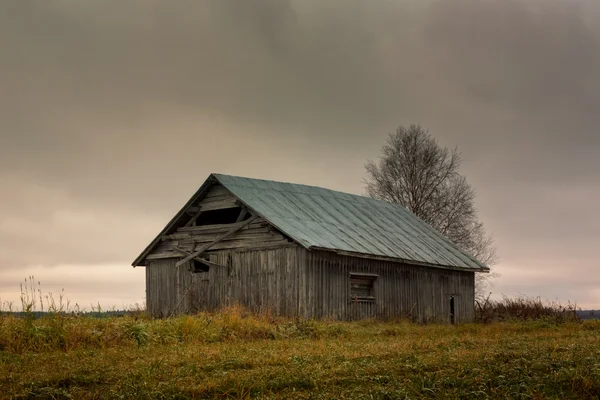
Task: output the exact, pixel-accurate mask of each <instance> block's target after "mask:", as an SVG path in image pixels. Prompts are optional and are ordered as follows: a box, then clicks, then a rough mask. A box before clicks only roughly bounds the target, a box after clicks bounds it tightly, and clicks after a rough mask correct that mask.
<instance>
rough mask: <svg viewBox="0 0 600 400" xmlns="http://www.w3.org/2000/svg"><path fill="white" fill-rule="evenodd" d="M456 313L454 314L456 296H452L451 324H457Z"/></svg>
mask: <svg viewBox="0 0 600 400" xmlns="http://www.w3.org/2000/svg"><path fill="white" fill-rule="evenodd" d="M455 315H456V314H455V312H454V296H450V323H451V324H452V325H454V324H455V318H454V317H455Z"/></svg>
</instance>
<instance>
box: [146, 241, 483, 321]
mask: <svg viewBox="0 0 600 400" xmlns="http://www.w3.org/2000/svg"><path fill="white" fill-rule="evenodd" d="M207 256H208V257H209V259H210V261H211V262H213V263H216V264H219V266H212V267H210V269H209V271H208V272H202V273H192V272H190V270H189V268H190V267H191V264H190V263H188V264H184V265H182V266H181V267H179V268H177V267H175V263H176V261H177V260H178V258H172V259H160V260H151V261H149V263H148V267H147V270H146V279H147V281H146V285H147V286H146V287H147V300H146V302H147V307H148V311H149V312H150V313H151V315H153V316H157V317H164V316H168V315H171V314H176V313H190V312H196V311H217V310H219V309H220V308H222V307H227V306H231V305H234V304H239V305H241V306H243V307H245V308H247V309H248V310H250V311H252V312H265V311H267V310H268V311H269V312H272V313H273V314H274V315H284V316H296V315H300V316H303V317H306V318H319V319H320V318H328V319H338V320H355V319H365V318H378V319H395V318H410V319H412V320H414V321H415V322H420V323H424V322H446V323H447V322H450V297H451V296H454V299H455V320H456V322H457V323H462V322H470V321H472V320H473V318H474V275H473V273H472V272H466V271H454V270H447V269H439V268H429V267H423V266H414V265H405V264H400V263H394V262H389V261H381V260H371V259H364V258H355V257H348V256H340V255H336V254H334V253H330V252H325V251H311V252H309V251H306V250H305V249H303V248H300V247H297V246H294V245H289V246H288V247H283V248H279V249H263V250H243V251H217V252H211V253H207ZM351 273H359V274H360V273H363V274H372V275H376V276H377V278H376V279H375V282H374V295H375V300H374V301H356V300H353V299H352V298H351V295H350V275H351Z"/></svg>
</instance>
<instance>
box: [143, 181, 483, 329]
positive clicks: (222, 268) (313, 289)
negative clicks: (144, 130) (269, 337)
mask: <svg viewBox="0 0 600 400" xmlns="http://www.w3.org/2000/svg"><path fill="white" fill-rule="evenodd" d="M133 266H134V267H138V266H145V267H146V305H147V309H148V311H149V313H150V314H151V315H153V316H155V317H164V316H170V315H174V314H178V313H193V312H196V311H215V310H218V309H220V308H222V307H225V306H230V305H233V304H239V305H242V306H243V307H245V308H247V309H249V310H251V311H254V312H263V311H267V310H268V311H270V312H272V313H273V314H276V315H285V316H301V317H305V318H331V319H342V320H352V319H362V318H381V319H389V318H412V319H413V320H415V321H417V322H429V321H437V322H448V323H455V322H468V321H472V320H473V318H474V278H475V272H487V271H489V269H488V267H486V266H485V265H483V264H482V263H480V262H479V261H477V260H476V259H474V258H473V257H472V256H470V255H469V254H466V253H465V252H463V251H461V250H460V249H459V248H458V247H457V246H456V245H454V244H453V243H452V242H450V241H449V240H448V239H446V238H445V237H444V236H442V235H441V234H439V233H438V232H437V231H435V230H434V229H433V228H431V227H430V226H428V225H427V224H425V223H424V222H423V221H421V220H420V219H418V218H417V217H415V216H414V215H413V214H412V213H410V212H409V211H408V210H406V209H405V208H404V207H401V206H397V205H393V204H389V203H386V202H383V201H379V200H375V199H372V198H368V197H363V196H357V195H352V194H347V193H341V192H336V191H333V190H327V189H323V188H318V187H312V186H305V185H297V184H290V183H280V182H272V181H265V180H258V179H249V178H240V177H235V176H228V175H221V174H212V175H210V176H209V178H208V179H207V180H206V182H204V184H203V185H202V186H201V187H200V189H199V190H198V191H197V192H196V193H195V194H194V195H193V196H192V198H191V199H190V200H189V201H188V202H187V204H185V206H183V208H182V209H181V210H180V211H179V212H178V213H177V214H176V215H175V217H173V219H172V220H171V221H170V222H169V223H168V224H167V226H166V227H165V228H164V229H163V230H162V232H160V233H159V234H158V236H157V237H156V238H155V239H154V240H153V241H152V242H151V243H150V244H149V245H148V247H146V249H145V250H144V251H143V252H142V254H140V255H139V257H138V258H137V259H136V260H135V261H134V262H133Z"/></svg>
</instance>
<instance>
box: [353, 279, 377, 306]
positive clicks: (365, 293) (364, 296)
mask: <svg viewBox="0 0 600 400" xmlns="http://www.w3.org/2000/svg"><path fill="white" fill-rule="evenodd" d="M376 279H377V275H372V274H351V275H350V300H351V301H356V302H359V301H360V302H374V301H375V280H376Z"/></svg>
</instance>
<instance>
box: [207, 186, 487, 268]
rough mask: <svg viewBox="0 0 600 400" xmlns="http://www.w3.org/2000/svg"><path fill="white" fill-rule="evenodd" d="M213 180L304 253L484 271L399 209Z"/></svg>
mask: <svg viewBox="0 0 600 400" xmlns="http://www.w3.org/2000/svg"><path fill="white" fill-rule="evenodd" d="M212 176H213V177H215V178H216V179H217V180H218V181H219V182H220V183H221V184H222V185H223V186H225V187H226V188H227V189H228V190H229V191H231V192H232V193H233V194H234V195H235V196H236V197H238V199H239V200H240V201H241V202H242V203H244V204H245V205H246V206H248V207H249V208H250V209H252V210H254V211H255V212H256V213H257V214H259V215H260V216H262V217H263V218H265V219H266V220H267V221H269V223H271V224H272V225H273V226H275V227H276V228H277V229H279V230H280V231H281V232H282V233H284V234H285V235H287V236H289V237H290V238H291V239H293V240H294V241H296V242H297V243H299V244H300V245H302V246H304V247H306V248H308V249H311V248H319V249H326V250H332V251H341V252H348V253H357V254H363V255H371V256H380V257H386V258H393V259H400V260H403V261H407V262H413V263H421V264H425V265H432V266H440V267H450V268H460V269H467V270H473V271H488V270H489V268H488V267H487V266H485V265H484V264H482V263H481V262H479V261H478V260H476V259H475V258H474V257H472V256H471V255H469V254H467V253H466V252H464V251H462V250H461V249H460V248H459V247H458V246H456V245H455V244H454V243H452V242H451V241H450V240H448V239H447V238H446V237H444V236H443V235H442V234H440V233H438V232H437V231H436V230H435V229H433V228H432V227H430V226H429V225H427V224H426V223H425V222H423V221H422V220H421V219H419V218H418V217H416V216H415V215H414V214H412V213H411V212H410V211H408V210H407V209H406V208H404V207H402V206H399V205H396V204H391V203H387V202H384V201H380V200H375V199H373V198H370V197H364V196H358V195H353V194H348V193H342V192H337V191H334V190H329V189H323V188H319V187H314V186H306V185H299V184H292V183H281V182H274V181H266V180H260V179H250V178H241V177H236V176H229V175H222V174H213V175H212Z"/></svg>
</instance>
